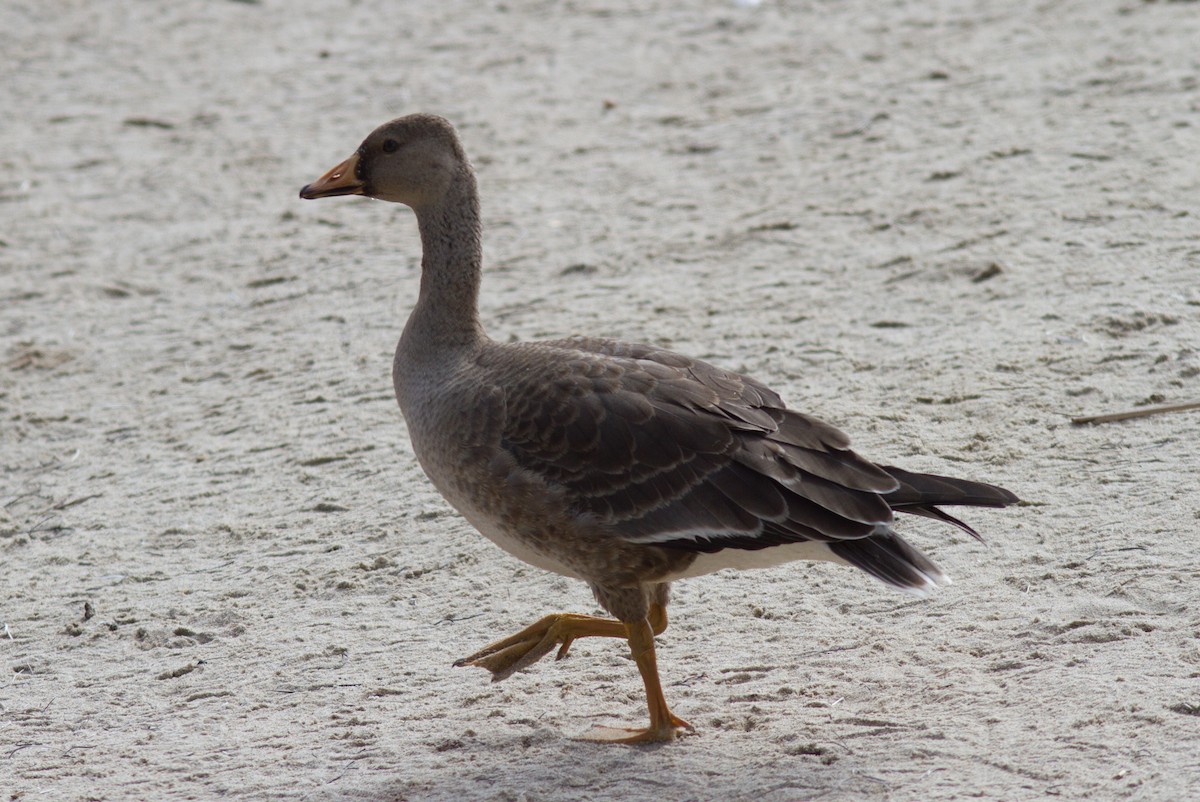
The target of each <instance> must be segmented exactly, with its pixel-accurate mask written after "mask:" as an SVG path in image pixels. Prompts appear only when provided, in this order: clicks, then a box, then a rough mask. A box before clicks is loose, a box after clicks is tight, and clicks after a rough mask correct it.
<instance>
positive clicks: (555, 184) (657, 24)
mask: <svg viewBox="0 0 1200 802" xmlns="http://www.w3.org/2000/svg"><path fill="white" fill-rule="evenodd" d="M628 5H630V4H626V3H617V2H614V3H590V2H581V3H560V2H543V3H535V2H524V0H505V1H504V2H499V3H476V2H468V1H467V0H458V1H457V2H447V3H440V4H426V3H383V2H368V1H367V0H364V1H363V2H350V3H323V2H317V0H288V2H284V1H283V0H262V2H222V1H220V0H207V1H204V0H179V1H178V2H176V0H170V1H168V0H157V2H149V1H147V2H140V3H130V2H125V3H118V2H108V3H95V2H85V0H73V1H72V2H68V0H63V2H56V3H33V2H24V0H17V1H16V2H6V3H4V4H3V6H0V26H2V28H3V30H4V31H5V37H4V42H3V44H2V45H0V53H2V54H3V56H2V59H3V60H2V66H3V74H4V78H3V88H2V89H0V98H2V99H3V103H4V107H5V109H6V113H5V121H4V123H3V125H0V163H2V164H3V168H4V169H3V173H2V174H0V214H2V217H0V226H2V229H0V560H2V562H0V622H2V624H3V629H2V631H0V671H2V673H0V789H2V793H3V799H4V800H13V801H15V800H21V802H26V801H28V802H32V801H33V800H55V801H60V800H133V799H154V800H168V799H171V800H173V799H215V798H236V799H303V800H509V801H515V800H528V801H529V802H533V801H534V800H537V801H538V802H548V801H550V800H617V799H620V800H640V799H654V800H744V799H754V800H759V801H760V802H777V801H779V800H801V799H818V798H819V799H888V800H916V799H921V800H927V799H932V800H942V799H976V798H982V799H1004V800H1016V799H1042V798H1045V797H1048V796H1057V797H1060V798H1065V799H1081V798H1085V797H1086V798H1091V799H1162V800H1168V799H1171V800H1178V799H1182V798H1185V797H1186V796H1187V795H1188V794H1189V793H1192V794H1194V793H1195V789H1196V788H1197V787H1198V786H1200V718H1198V717H1197V716H1198V714H1200V612H1198V611H1200V569H1198V568H1197V559H1196V557H1197V552H1198V547H1197V539H1196V534H1195V533H1196V530H1197V527H1198V526H1200V494H1198V493H1197V480H1196V468H1197V459H1196V444H1197V442H1198V441H1200V413H1197V412H1192V413H1181V414H1171V415H1161V416H1156V417H1148V418H1144V419H1141V420H1135V421H1129V422H1125V423H1115V424H1107V425H1100V426H1090V427H1078V426H1072V425H1071V423H1070V417H1071V416H1072V415H1077V414H1087V413H1102V412H1112V411H1119V410H1124V409H1135V408H1139V407H1140V406H1143V405H1147V404H1157V403H1174V402H1183V401H1189V400H1195V399H1197V398H1200V223H1198V220H1197V207H1196V204H1197V198H1198V197H1200V194H1198V193H1200V159H1198V158H1197V154H1198V153H1200V50H1198V49H1197V47H1196V43H1197V42H1200V6H1197V5H1196V4H1195V3H1186V2H1140V1H1139V0H1063V1H1062V2H1055V1H1054V0H1042V1H1041V2H1012V3H1000V2H994V3H989V2H984V0H976V1H975V2H967V1H966V0H963V1H962V2H950V1H949V0H934V2H928V0H926V2H897V1H896V0H883V1H882V2H881V1H880V0H846V2H833V1H832V0H826V1H823V2H818V1H814V2H803V1H800V2H788V3H784V2H762V3H760V4H756V3H753V2H742V3H734V2H729V1H727V0H720V1H717V0H711V1H710V2H699V3H686V2H683V3H681V2H652V1H650V0H647V2H639V3H636V4H632V5H634V6H635V8H633V9H630V8H628V7H627V6H628ZM435 7H436V10H433V9H434V8H435ZM417 110H425V111H434V112H439V113H442V114H444V115H446V116H448V117H450V118H451V119H453V120H454V121H455V122H456V123H457V124H458V125H459V126H460V128H461V132H462V135H463V138H464V141H465V143H466V145H467V148H468V150H469V152H470V153H471V154H472V156H473V159H474V161H475V163H476V166H477V168H478V171H479V175H480V185H481V189H482V192H483V195H484V213H485V222H486V231H487V236H486V248H487V254H488V262H489V268H488V273H487V275H486V277H485V284H484V298H483V302H482V303H483V315H484V318H485V320H486V322H487V324H488V326H489V329H490V331H491V333H492V335H493V336H495V337H496V338H498V339H509V338H521V339H527V338H536V337H544V336H560V335H565V334H569V333H573V332H586V333H591V334H616V335H620V336H623V337H627V338H630V339H640V340H644V341H652V342H659V343H663V344H668V345H670V346H672V347H675V348H677V349H679V350H683V351H685V352H688V353H691V354H693V355H696V356H701V357H704V358H707V359H710V360H713V361H716V362H718V363H719V364H722V365H725V366H728V367H732V368H735V369H740V370H745V371H748V372H750V373H752V374H753V375H756V376H758V377H759V378H761V379H764V380H766V381H768V382H769V383H771V384H772V385H774V386H775V387H777V388H778V389H779V390H780V391H781V392H783V393H784V395H785V397H787V398H788V399H789V400H790V401H791V403H792V404H793V406H796V407H799V408H802V409H805V410H807V411H810V412H813V413H816V414H818V415H820V416H822V417H824V418H826V419H828V420H830V421H832V422H834V423H836V424H838V425H839V426H842V427H843V428H844V429H846V430H847V431H848V432H850V433H851V434H852V435H853V436H854V437H855V442H856V445H857V447H858V449H859V450H860V451H861V452H863V453H864V454H866V455H868V456H871V457H873V458H875V459H878V460H882V461H887V462H896V463H898V464H901V465H903V466H906V467H909V468H912V469H917V470H931V471H942V472H949V473H954V474H957V475H961V476H965V477H972V478H979V479H986V480H989V481H993V482H997V483H1000V484H1003V485H1006V486H1008V487H1010V488H1012V489H1013V490H1015V491H1016V492H1018V493H1019V494H1020V495H1021V496H1022V497H1024V498H1025V499H1027V502H1028V503H1027V504H1026V505H1024V506H1021V507H1018V508H1014V509H1010V510H1006V511H1002V512H1001V511H982V512H971V513H970V514H969V515H968V518H969V520H970V521H972V522H973V523H975V524H977V525H978V526H979V527H980V528H981V529H982V530H983V531H984V532H985V533H986V534H987V536H988V538H989V541H990V546H989V547H982V546H980V545H978V544H976V543H974V542H971V541H970V540H969V539H968V538H965V537H963V536H962V535H961V534H958V533H956V532H955V531H953V530H950V529H948V528H946V527H941V526H938V525H936V524H934V523H933V522H928V521H920V520H917V521H905V522H904V531H906V532H907V533H909V534H910V535H911V537H912V539H913V540H914V541H915V542H917V543H918V544H920V545H921V546H922V547H924V548H926V549H927V550H928V551H929V552H930V553H931V554H933V555H935V556H936V558H937V559H938V560H939V562H941V564H942V565H943V566H945V567H946V569H947V570H948V571H949V572H950V573H951V574H953V575H954V577H955V579H956V582H955V584H954V585H953V586H952V587H950V588H948V589H946V590H945V591H943V592H942V593H940V594H938V595H937V596H936V597H935V598H932V599H930V600H926V601H914V600H910V599H908V598H906V597H904V596H902V595H900V594H897V593H894V592H892V591H889V590H888V589H887V588H885V587H883V586H881V585H878V584H877V583H874V582H873V581H872V580H871V579H870V578H868V577H866V576H865V575H862V574H859V573H856V572H853V571H851V570H849V569H844V568H837V567H834V566H810V565H805V564H795V565H791V566H785V567H782V568H777V569H774V570H771V571H765V572H758V573H746V574H721V575H717V576H711V577H706V578H701V579H696V580H691V581H688V582H686V583H682V584H680V585H679V586H677V591H676V596H675V601H674V604H673V607H672V612H673V619H672V626H671V628H670V629H669V630H668V631H667V633H666V634H665V635H664V636H663V637H662V638H661V645H660V662H661V666H662V672H663V676H664V682H665V684H666V686H667V694H668V698H669V699H670V701H671V702H672V704H673V706H674V707H675V709H676V710H677V712H678V713H679V714H680V715H682V716H683V717H685V718H688V719H690V720H691V721H692V722H693V723H694V724H695V725H696V728H697V733H696V734H695V735H694V736H691V737H688V738H685V739H684V740H682V741H680V742H677V743H675V744H671V745H667V746H663V747H660V748H648V749H634V748H627V747H604V746H597V745H592V744H586V743H579V742H575V741H572V740H569V739H568V737H569V736H571V735H574V734H578V733H581V732H583V731H586V730H587V729H588V728H589V727H590V726H591V725H593V724H595V723H598V722H604V723H618V724H619V723H635V722H638V721H641V720H642V717H643V716H644V707H643V704H644V702H643V694H642V690H641V686H640V682H639V680H638V677H637V673H636V670H635V668H634V666H633V665H632V663H631V661H630V660H629V659H628V658H627V657H626V656H625V652H624V649H623V648H622V647H621V645H620V644H618V643H598V642H582V643H579V644H577V645H576V646H575V648H574V650H573V652H572V655H571V656H570V658H569V659H568V660H565V661H563V662H560V663H554V662H552V661H546V662H544V663H542V664H539V665H537V666H536V667H535V668H534V669H533V670H531V671H529V672H527V673H524V674H521V675H518V676H516V677H514V678H512V679H510V680H508V681H507V682H505V683H503V684H498V685H493V684H489V683H488V681H487V675H486V674H485V673H484V672H482V671H473V670H466V669H451V667H450V663H451V662H452V661H453V660H454V659H455V658H457V657H460V656H462V655H464V654H467V653H469V652H471V651H474V650H475V649H476V648H478V647H480V646H481V645H483V644H484V643H486V642H487V641H489V640H490V639H492V638H493V637H495V636H498V635H502V634H507V633H508V632H510V631H512V630H515V629H516V628H518V627H520V626H524V625H525V624H527V623H529V622H531V621H532V620H534V619H535V618H536V617H538V616H540V615H542V614H544V613H546V612H551V611H554V610H563V609H566V610H577V611H590V610H592V609H593V603H592V601H591V597H590V594H589V593H588V591H587V590H586V588H585V587H583V586H582V585H581V584H579V583H574V582H571V581H568V580H565V579H560V578H557V577H553V576H550V575H547V574H544V573H542V572H539V571H537V570H536V569H532V568H528V567H525V566H522V565H521V564H519V563H517V562H515V561H514V560H512V559H510V558H508V557H507V556H505V555H503V554H502V553H500V552H499V551H497V550H496V549H495V548H494V547H493V546H491V545H490V544H489V543H487V542H486V541H485V540H484V539H483V538H481V537H480V536H478V535H477V534H476V533H474V532H473V531H472V530H470V528H469V527H468V526H467V525H466V524H465V523H464V522H463V521H462V520H461V519H459V518H458V517H457V515H456V514H454V513H453V512H452V511H451V510H450V509H449V508H448V507H447V506H446V504H445V503H444V502H442V500H441V499H440V498H439V497H438V496H437V495H436V494H435V493H434V492H433V490H432V489H431V488H430V487H429V486H428V484H427V483H426V481H425V480H424V477H423V476H422V475H421V473H420V470H419V469H418V468H417V466H416V464H415V462H414V460H413V458H412V455H411V452H410V449H409V445H408V440H407V435H406V432H405V428H404V425H403V422H402V420H401V417H400V415H399V413H398V411H397V409H396V407H395V403H394V401H393V399H392V393H391V386H390V378H389V370H390V360H391V351H392V348H393V346H394V342H395V339H396V337H397V336H398V333H399V331H400V328H401V326H402V323H403V319H404V317H405V314H406V312H407V309H408V307H409V305H410V304H411V302H412V300H413V298H414V297H415V290H416V281H417V277H418V276H417V266H418V261H419V253H418V242H417V239H416V231H415V227H414V225H413V219H412V215H411V213H410V212H408V211H407V210H406V209H404V208H402V207H399V206H396V205H392V204H382V203H375V202H370V201H365V200H361V199H338V200H334V201H322V202H319V203H309V202H302V201H300V200H298V199H297V197H296V193H297V190H298V189H299V188H300V186H301V185H302V184H304V183H306V182H308V181H310V180H312V179H313V178H315V177H316V176H317V175H319V174H320V173H321V172H323V171H324V170H325V169H327V168H328V167H331V166H332V165H333V164H334V163H336V162H337V161H339V160H340V159H341V158H343V157H344V156H346V155H348V154H349V153H350V151H351V150H352V149H353V148H354V147H356V146H357V144H358V142H359V140H360V139H361V138H362V136H364V135H365V134H366V133H367V132H368V131H369V130H371V129H372V128H373V127H374V126H375V125H376V124H378V123H380V122H382V121H384V120H386V119H388V118H390V117H393V116H397V115H399V114H401V113H405V112H410V111H417Z"/></svg>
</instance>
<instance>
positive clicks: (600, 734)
mask: <svg viewBox="0 0 1200 802" xmlns="http://www.w3.org/2000/svg"><path fill="white" fill-rule="evenodd" d="M663 625H664V626H665V625H666V621H665V615H664V620H663ZM625 630H626V637H628V638H629V650H630V651H631V652H633V659H634V660H636V661H637V666H638V671H639V672H641V675H642V683H643V684H644V685H645V686H646V704H647V706H648V707H649V708H650V726H649V727H646V728H645V729H641V730H638V729H626V728H616V727H596V728H595V729H593V730H592V731H591V732H589V733H587V734H585V735H583V736H582V737H581V738H580V740H584V741H599V742H602V743H618V744H643V743H654V742H657V741H673V740H675V738H677V737H678V736H679V731H680V730H681V729H691V726H692V725H691V724H688V723H687V722H686V721H684V720H683V719H681V718H679V717H678V716H676V715H675V714H674V713H672V712H671V708H669V707H667V698H666V697H665V696H664V695H663V689H662V683H661V682H660V681H659V678H658V661H657V659H656V658H655V656H654V630H653V628H652V626H651V623H650V621H649V620H645V621H636V622H632V623H626V624H625Z"/></svg>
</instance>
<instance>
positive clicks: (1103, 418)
mask: <svg viewBox="0 0 1200 802" xmlns="http://www.w3.org/2000/svg"><path fill="white" fill-rule="evenodd" d="M1193 409H1200V401H1189V402H1188V403H1186V404H1167V405H1166V406H1161V407H1145V408H1144V409H1131V410H1129V411H1128V412H1113V413H1110V414H1108V415H1084V416H1083V417H1080V418H1071V423H1074V424H1082V423H1113V422H1115V421H1119V420H1130V419H1131V418H1147V417H1149V416H1151V415H1162V414H1164V413H1167V412H1188V411H1190V410H1193Z"/></svg>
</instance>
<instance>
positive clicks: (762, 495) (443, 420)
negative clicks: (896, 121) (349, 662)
mask: <svg viewBox="0 0 1200 802" xmlns="http://www.w3.org/2000/svg"><path fill="white" fill-rule="evenodd" d="M352 194H357V195H368V196H370V197H374V198H379V199H382V200H390V201H397V202H400V203H405V204H407V205H409V206H410V207H412V209H413V210H414V211H415V212H416V215H417V223H418V226H419V228H420V232H421V242H422V247H423V250H424V254H423V260H422V275H421V292H420V297H419V298H418V299H417V303H416V306H415V307H414V309H413V312H412V314H411V316H410V317H409V320H408V324H407V325H406V326H405V328H404V334H403V335H402V337H401V339H400V344H399V345H398V346H397V349H396V359H395V362H394V365H393V377H394V382H395V389H396V398H397V400H398V401H399V403H400V407H401V410H402V411H403V413H404V416H405V419H406V421H407V423H408V428H409V434H410V436H411V439H412V444H413V449H414V451H415V452H416V455H417V458H418V459H419V460H420V462H421V466H422V467H423V468H424V469H425V472H426V473H427V474H428V476H429V478H430V479H431V480H432V481H433V483H434V485H435V486H436V487H437V488H438V490H439V491H441V493H442V494H443V495H444V496H445V497H446V498H447V500H448V501H449V502H450V503H451V504H452V505H454V507H455V508H457V509H458V510H459V511H460V512H461V513H462V514H463V515H464V516H465V517H466V518H467V519H468V520H469V521H470V522H471V523H472V524H473V525H474V526H475V527H476V528H478V529H479V531H480V532H482V533H483V534H484V535H486V536H487V537H488V538H490V539H491V540H493V541H494V542H496V543H497V544H498V545H499V546H501V547H502V548H504V549H505V550H507V551H509V552H511V553H512V554H514V555H516V556H517V557H520V558H521V559H523V560H526V561H528V562H530V563H532V564H534V565H536V566H539V567H541V568H545V569H547V570H550V571H554V572H557V573H560V574H563V575H566V576H571V577H577V578H579V579H583V580H584V581H586V582H588V584H589V585H590V586H591V588H592V591H593V593H594V595H595V596H596V599H597V601H598V602H599V603H600V605H601V606H602V607H603V608H604V609H606V610H607V611H609V612H610V613H611V614H613V615H614V616H615V617H616V618H617V619H618V621H613V620H610V619H602V618H595V617H591V616H580V615H572V614H565V613H563V614H554V615H550V616H547V617H546V618H543V619H542V620H541V621H539V622H537V623H535V624H533V625H532V626H530V627H528V628H527V629H525V630H523V631H522V632H520V633H518V634H517V635H514V636H512V637H511V638H507V639H505V640H502V641H499V642H497V643H494V644H492V645H491V646H488V647H487V648H485V649H483V650H482V651H480V652H478V653H476V654H474V655H471V656H470V657H467V658H464V659H463V660H460V661H459V662H458V663H457V665H477V666H482V667H484V668H487V669H488V670H489V671H491V672H492V673H493V676H494V678H495V679H503V678H504V677H507V676H509V675H511V674H512V673H513V672H515V671H517V670H519V669H521V668H524V667H526V666H528V665H531V664H532V663H534V662H536V661H537V660H538V659H540V658H541V657H543V656H544V655H546V654H548V653H549V652H550V651H551V650H553V649H554V648H556V647H558V648H559V656H560V657H561V656H563V655H565V654H566V652H567V649H568V648H569V647H570V644H571V642H572V641H573V640H574V639H575V638H579V637H587V636H604V637H620V638H625V639H627V640H628V641H629V644H630V648H631V650H632V652H633V654H634V657H635V658H636V660H637V663H638V668H639V670H640V672H641V674H642V678H643V681H644V683H645V686H646V693H647V700H648V705H649V709H650V726H649V727H648V728H646V729H641V730H634V731H621V732H619V733H616V734H614V732H613V731H612V730H605V731H604V732H602V733H598V734H594V735H592V736H590V737H594V738H596V739H599V740H615V741H620V742H626V743H630V742H643V741H654V740H668V739H671V738H674V737H675V736H676V734H677V733H678V732H679V731H680V730H681V729H682V728H684V727H687V726H688V725H687V723H686V722H684V721H682V720H681V719H679V718H677V717H676V716H674V715H673V714H672V713H671V712H670V710H669V708H668V707H667V704H666V701H665V699H664V698H663V695H662V688H661V686H660V684H659V680H658V671H657V667H656V664H655V654H654V641H653V638H654V635H655V634H658V633H659V632H661V631H662V630H663V629H664V628H665V627H666V625H667V617H666V605H667V597H668V588H669V583H670V582H671V581H673V580H676V579H680V578H683V577H688V576H697V575H700V574H705V573H710V572H712V571H716V570H719V569H721V568H724V567H741V568H746V567H762V566H767V565H775V564H778V563H781V562H786V561H788V560H795V559H809V560H829V561H833V562H841V563H848V564H851V565H856V566H858V567H859V568H862V569H863V570H865V571H867V572H869V573H871V574H872V575H874V576H876V577H878V578H879V579H881V580H883V581H884V582H887V583H890V584H892V585H895V586H897V587H899V588H901V589H904V590H908V591H912V592H924V591H927V590H929V589H931V588H932V587H933V586H935V585H937V584H940V583H942V582H945V581H946V577H945V575H944V574H943V573H942V572H941V570H940V569H938V567H937V566H936V565H934V564H933V562H932V561H930V560H929V559H928V558H927V557H925V556H924V555H923V554H921V553H920V552H919V551H917V550H916V549H915V548H913V547H912V546H911V545H909V544H908V543H907V542H905V541H904V540H903V539H901V537H900V536H899V535H898V534H896V533H895V532H894V531H893V529H892V523H893V512H894V511H895V512H906V513H912V514H915V515H923V516H926V517H930V518H935V519H939V520H942V521H946V522H949V523H951V524H954V525H956V526H958V527H960V528H962V529H963V530H965V531H967V532H969V533H971V534H972V535H974V536H976V537H978V535H977V534H976V533H975V531H974V530H973V529H971V528H970V527H969V526H967V525H966V524H964V523H963V522H961V521H959V520H957V519H956V518H954V517H952V516H950V515H948V514H946V513H945V512H943V511H942V510H940V509H939V508H938V505H942V504H958V505H966V506H984V507H1003V506H1005V505H1007V504H1011V503H1013V502H1015V501H1016V500H1017V499H1016V496H1014V495H1013V494H1012V493H1010V492H1008V491H1007V490H1004V489H1002V488H999V487H995V486H992V485H987V484H982V483H979V482H970V481H965V480H962V479H951V478H947V477H941V476H932V475H926V474H915V473H910V472H908V471H904V470H902V469H900V468H892V467H885V466H880V465H876V464H873V463H871V462H869V461H867V460H865V459H863V458H862V457H860V456H858V455H857V454H855V453H854V452H853V451H851V450H850V448H849V446H850V441H849V438H847V437H846V435H844V434H843V433H842V432H841V431H839V430H838V429H836V428H834V427H833V426H830V425H829V424H827V423H824V422H823V421H820V420H818V419H816V418H813V417H811V416H808V415H805V414H803V413H801V412H796V411H794V410H789V409H787V408H786V406H785V405H784V403H783V400H782V399H781V398H780V397H779V395H778V394H777V393H775V392H774V391H773V390H771V389H769V388H768V387H766V386H765V385H763V384H761V383H759V382H757V381H755V380H754V379H751V378H748V377H746V376H741V375H738V374H736V373H731V372H729V371H725V370H722V369H721V368H718V367H715V366H713V365H710V364H707V363H705V362H701V361H699V360H695V359H690V358H688V357H686V356H683V355H681V354H676V353H673V352H671V351H665V350H662V349H658V348H654V347H652V346H648V345H639V344H635V343H623V342H617V341H614V340H605V339H595V338H584V337H580V338H572V339H566V340H559V341H553V342H537V343H519V344H500V343H496V342H494V341H492V340H490V339H489V338H488V337H487V335H486V334H485V333H484V331H483V327H482V326H481V325H480V323H479V317H478V311H477V298H478V293H479V284H480V272H481V262H482V251H481V244H480V238H481V230H480V222H479V202H478V195H477V192H476V188H475V177H474V173H473V172H472V170H471V167H470V164H469V163H468V161H467V158H466V155H465V153H464V152H463V149H462V146H461V144H460V143H459V140H458V137H457V135H456V133H455V131H454V129H453V127H452V126H451V125H450V124H449V123H448V122H446V121H445V120H443V119H442V118H440V117H434V116H430V115H412V116H409V117H402V118H400V119H397V120H393V121H392V122H390V123H387V124H385V125H383V126H381V127H379V128H378V129H376V130H375V131H374V132H373V133H372V134H371V135H370V136H368V137H367V139H366V140H365V141H364V142H363V143H362V145H361V146H360V147H359V149H358V150H357V151H356V152H355V154H354V155H353V156H351V157H350V158H349V159H347V160H346V161H345V162H343V163H342V164H339V165H338V166H337V167H335V168H333V169H332V170H330V171H329V172H328V173H326V174H325V175H324V176H322V177H321V178H320V179H318V180H317V181H315V182H314V183H312V184H310V185H308V186H306V187H305V188H304V189H303V190H301V192H300V195H301V197H303V198H323V197H330V196H335V195H352Z"/></svg>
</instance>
